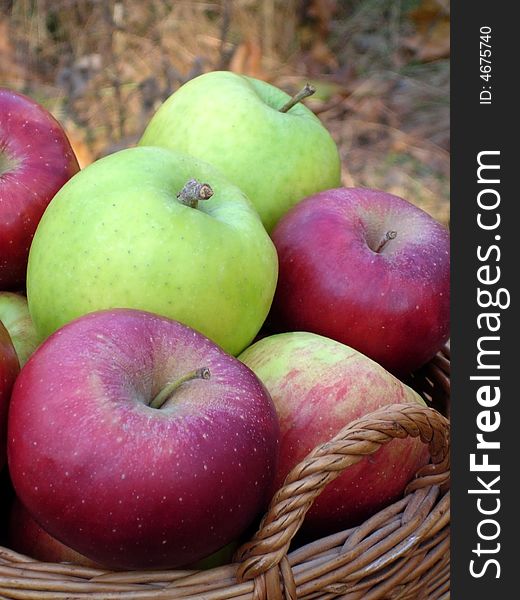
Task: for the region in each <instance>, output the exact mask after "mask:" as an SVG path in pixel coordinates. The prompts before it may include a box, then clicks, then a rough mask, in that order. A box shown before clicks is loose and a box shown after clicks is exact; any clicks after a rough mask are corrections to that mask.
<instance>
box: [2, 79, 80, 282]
mask: <svg viewBox="0 0 520 600" xmlns="http://www.w3.org/2000/svg"><path fill="white" fill-rule="evenodd" d="M78 170H79V166H78V162H77V160H76V157H75V155H74V152H73V150H72V148H71V145H70V143H69V141H68V139H67V136H66V134H65V131H64V130H63V128H62V126H61V125H60V123H59V122H58V121H57V120H56V119H55V118H54V117H53V116H52V115H51V114H50V113H49V111H47V110H46V109H45V108H44V107H43V106H41V105H40V104H38V103H37V102H35V101H34V100H32V99H31V98H27V97H26V96H24V95H22V94H19V93H17V92H15V91H13V90H10V89H5V88H0V290H7V289H17V288H20V289H23V288H24V287H25V273H26V269H27V259H28V256H29V247H30V245H31V241H32V238H33V235H34V232H35V230H36V226H37V225H38V222H39V221H40V218H41V216H42V214H43V212H44V210H45V208H46V207H47V205H48V204H49V202H50V201H51V200H52V198H53V196H54V194H56V192H57V191H58V190H59V189H60V188H61V187H62V185H63V184H64V183H65V182H66V181H68V179H70V177H72V175H74V173H76V172H77V171H78Z"/></svg>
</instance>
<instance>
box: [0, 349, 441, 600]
mask: <svg viewBox="0 0 520 600" xmlns="http://www.w3.org/2000/svg"><path fill="white" fill-rule="evenodd" d="M449 369H450V359H449V349H448V348H446V349H445V350H444V351H443V352H442V353H439V355H438V356H437V357H436V358H435V359H434V360H433V361H432V362H431V363H429V364H428V365H427V366H426V367H425V368H424V369H422V370H421V371H420V372H419V373H417V374H415V376H414V378H413V380H412V382H411V383H412V385H413V386H414V387H415V388H416V389H417V390H418V391H421V393H422V394H423V395H424V396H425V398H426V399H427V400H428V402H429V404H430V405H431V406H432V407H428V408H422V407H415V406H410V405H408V404H401V405H394V406H390V407H386V408H384V409H381V410H379V411H377V412H374V413H371V414H370V415H368V416H366V417H363V418H362V419H359V420H358V421H356V422H354V423H352V424H350V425H349V426H347V427H345V428H344V429H343V430H342V431H340V433H339V434H338V435H337V436H335V437H334V438H333V439H332V440H330V441H329V442H327V443H325V444H322V445H320V446H318V447H317V448H315V449H314V450H313V451H312V452H311V454H309V455H308V456H307V457H306V459H305V460H303V461H302V462H301V463H300V464H299V465H298V466H297V467H295V468H294V469H293V471H292V472H291V473H290V474H289V475H288V477H287V479H286V482H285V484H284V486H283V487H282V488H281V489H280V490H279V491H278V492H277V494H276V495H275V497H274V498H273V500H272V502H271V505H270V507H269V509H268V511H267V513H266V515H265V516H264V518H263V520H262V522H261V524H260V527H259V530H258V532H257V533H256V535H255V536H254V537H253V539H252V540H251V541H250V542H248V543H246V544H244V545H243V546H242V547H241V548H240V550H239V551H238V553H237V555H236V562H235V563H233V564H230V565H227V566H223V567H218V568H214V569H211V570H206V571H133V572H108V571H103V570H98V569H92V568H85V567H79V566H74V565H69V564H49V563H42V562H38V561H35V560H34V559H31V558H28V557H27V556H23V555H21V554H17V553H15V552H13V551H12V550H10V549H8V548H3V547H0V598H10V599H11V598H19V599H23V600H46V599H52V600H58V599H67V600H75V599H78V600H79V599H84V598H90V599H91V600H112V599H114V600H116V599H117V600H163V599H164V600H166V599H168V600H170V599H171V600H173V599H177V598H183V599H184V600H194V599H195V598H198V599H199V600H201V599H203V600H227V599H231V598H233V599H235V600H289V599H290V600H295V599H301V600H303V599H305V600H311V599H314V598H316V599H317V598H319V599H323V600H332V599H342V600H374V599H376V598H385V599H392V600H397V599H401V600H416V599H423V598H424V599H428V600H430V599H431V600H436V599H443V600H444V599H447V598H449V589H450V583H449V582H450V579H449V547H450V533H449V531H450V529H449V528H450V503H449V502H450V500H449V498H450V497H449V421H448V419H447V418H446V417H445V416H443V415H442V414H441V412H443V413H444V414H445V415H448V414H449V391H450V379H449ZM433 407H435V408H433ZM406 436H413V437H420V439H421V440H422V441H423V442H424V443H427V444H429V447H430V452H431V456H432V461H431V464H429V465H427V466H426V467H423V468H422V469H421V470H420V471H419V472H418V473H417V476H416V478H415V479H414V480H412V482H411V483H410V484H409V485H408V488H407V490H406V495H405V496H404V498H402V499H401V500H399V501H397V502H395V503H394V504H392V505H390V506H388V507H387V508H385V509H384V510H381V511H380V512H379V513H377V514H376V515H374V516H373V517H371V518H369V519H368V520H366V521H365V522H364V523H362V524H361V525H360V526H358V527H354V528H351V529H348V530H345V531H342V532H340V533H337V534H334V535H331V536H328V537H325V538H322V539H319V540H317V541H315V542H312V543H309V544H307V545H305V546H302V547H300V548H298V549H296V550H293V551H291V552H290V553H288V550H289V546H290V543H291V540H292V539H293V537H294V535H295V534H296V533H297V531H298V529H299V527H300V526H301V524H302V522H303V519H304V516H305V514H306V512H307V510H308V509H309V507H310V506H311V505H312V502H313V501H314V499H315V498H316V497H317V496H318V494H319V493H320V491H321V490H322V489H323V488H324V487H325V486H326V485H327V484H328V483H329V482H330V481H332V480H333V479H335V478H336V477H337V476H338V475H339V474H340V472H341V471H342V470H343V469H345V468H347V467H348V466H349V465H352V464H355V463H356V462H358V461H359V460H361V459H362V457H363V456H365V455H367V454H371V453H373V452H375V451H376V450H377V449H378V448H379V447H380V446H381V445H382V444H385V443H387V442H388V441H390V440H391V439H392V438H403V437H406Z"/></svg>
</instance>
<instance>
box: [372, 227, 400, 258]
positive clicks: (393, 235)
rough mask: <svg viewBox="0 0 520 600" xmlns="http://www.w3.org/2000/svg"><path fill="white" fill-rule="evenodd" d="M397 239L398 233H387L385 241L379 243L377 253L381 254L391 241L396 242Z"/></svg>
mask: <svg viewBox="0 0 520 600" xmlns="http://www.w3.org/2000/svg"><path fill="white" fill-rule="evenodd" d="M396 237H397V231H387V232H386V233H385V236H384V237H383V239H382V240H381V241H380V242H379V246H378V247H377V248H376V249H375V252H377V253H379V252H381V250H382V249H383V248H384V247H385V246H386V245H387V244H388V242H389V241H390V240H395V238H396Z"/></svg>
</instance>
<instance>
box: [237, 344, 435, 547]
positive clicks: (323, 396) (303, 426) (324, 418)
mask: <svg viewBox="0 0 520 600" xmlns="http://www.w3.org/2000/svg"><path fill="white" fill-rule="evenodd" d="M239 358H240V360H242V361H243V362H244V363H245V364H246V365H247V366H248V367H250V368H251V369H252V370H253V371H254V372H255V373H256V375H257V376H258V377H259V378H260V379H261V380H262V381H263V383H264V385H265V386H266V387H267V389H268V390H269V393H270V394H271V397H272V399H273V402H274V404H275V406H276V411H277V413H278V418H279V420H280V430H281V433H280V435H281V442H280V459H279V463H278V470H277V473H276V477H275V480H274V486H273V489H274V490H277V489H279V488H280V487H281V486H282V484H283V481H284V479H285V477H286V476H287V474H288V473H289V472H290V471H291V469H292V468H293V467H294V466H296V465H297V464H298V463H299V462H300V461H301V460H303V459H304V458H305V456H306V455H307V454H308V453H309V452H310V451H311V450H313V449H314V448H315V447H316V446H317V445H318V444H320V443H322V442H326V441H327V440H329V439H331V438H332V437H333V436H334V435H336V434H337V433H338V432H339V431H340V430H341V429H342V428H343V427H344V426H345V425H347V424H348V423H350V422H351V421H353V420H355V419H357V418H359V417H362V416H364V415H366V414H368V413H370V412H373V411H374V410H377V409H379V408H381V407H383V406H385V405H389V404H395V403H414V402H416V403H417V404H420V405H422V406H424V402H423V400H422V399H421V398H420V396H419V395H418V394H417V393H416V392H414V391H413V390H412V389H411V388H409V387H408V386H406V385H405V384H404V383H402V382H401V381H399V380H398V379H397V378H395V377H394V376H393V375H391V374H390V373H388V372H387V371H385V369H383V367H381V366H380V365H378V364H377V363H375V362H374V361H372V360H371V359H369V358H368V357H366V356H364V355H363V354H361V353H360V352H357V351H356V350H354V349H353V348H349V347H348V346H345V345H343V344H341V343H339V342H336V341H334V340H330V339H328V338H325V337H322V336H319V335H316V334H313V333H308V332H290V333H282V334H278V335H272V336H270V337H266V338H263V339H262V340H260V341H259V342H256V343H255V344H253V345H252V346H250V347H249V348H247V349H246V350H245V351H244V352H243V353H242V354H241V355H240V356H239ZM428 459H429V453H428V448H427V446H425V445H424V444H422V442H420V441H419V440H417V439H411V438H406V439H402V440H401V439H399V440H392V441H391V442H390V443H388V444H386V445H385V446H383V447H382V448H380V449H379V450H378V451H377V452H376V453H375V454H373V455H372V456H370V457H369V458H365V459H363V460H362V461H361V462H360V463H358V464H356V465H353V466H351V467H349V468H348V469H347V470H345V472H344V473H343V474H342V475H340V476H339V477H338V478H337V479H336V480H335V481H333V482H331V483H330V484H329V485H328V486H327V487H326V488H325V490H324V491H323V492H322V494H321V495H320V496H319V497H318V498H317V499H316V500H315V502H314V504H313V506H312V507H311V509H310V510H309V512H308V513H307V516H306V518H305V523H304V526H303V529H302V531H304V532H305V534H306V535H308V536H312V537H316V536H318V535H319V536H323V535H326V534H328V533H333V532H337V531H340V530H341V529H343V528H345V527H350V526H353V525H357V524H359V523H360V522H362V521H363V520H365V519H366V518H368V517H369V516H370V515H372V514H374V513H375V512H376V511H378V510H379V509H381V508H383V507H384V506H386V505H388V504H390V503H391V502H393V501H395V500H396V499H397V498H399V497H400V496H401V495H402V492H403V490H404V488H405V487H406V484H407V483H408V482H409V481H410V480H411V479H412V478H413V476H414V474H415V473H416V471H417V469H418V468H419V467H421V466H423V465H424V464H426V463H427V462H428Z"/></svg>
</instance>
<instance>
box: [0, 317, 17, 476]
mask: <svg viewBox="0 0 520 600" xmlns="http://www.w3.org/2000/svg"><path fill="white" fill-rule="evenodd" d="M19 370H20V365H19V363H18V357H17V356H16V351H15V349H14V346H13V343H12V341H11V337H10V336H9V333H8V332H7V329H6V328H5V327H4V326H3V324H2V322H1V321H0V470H1V469H2V468H3V467H4V465H5V455H6V453H5V448H6V430H7V414H8V409H9V403H10V399H11V391H12V389H13V385H14V382H15V379H16V377H17V375H18V372H19Z"/></svg>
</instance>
